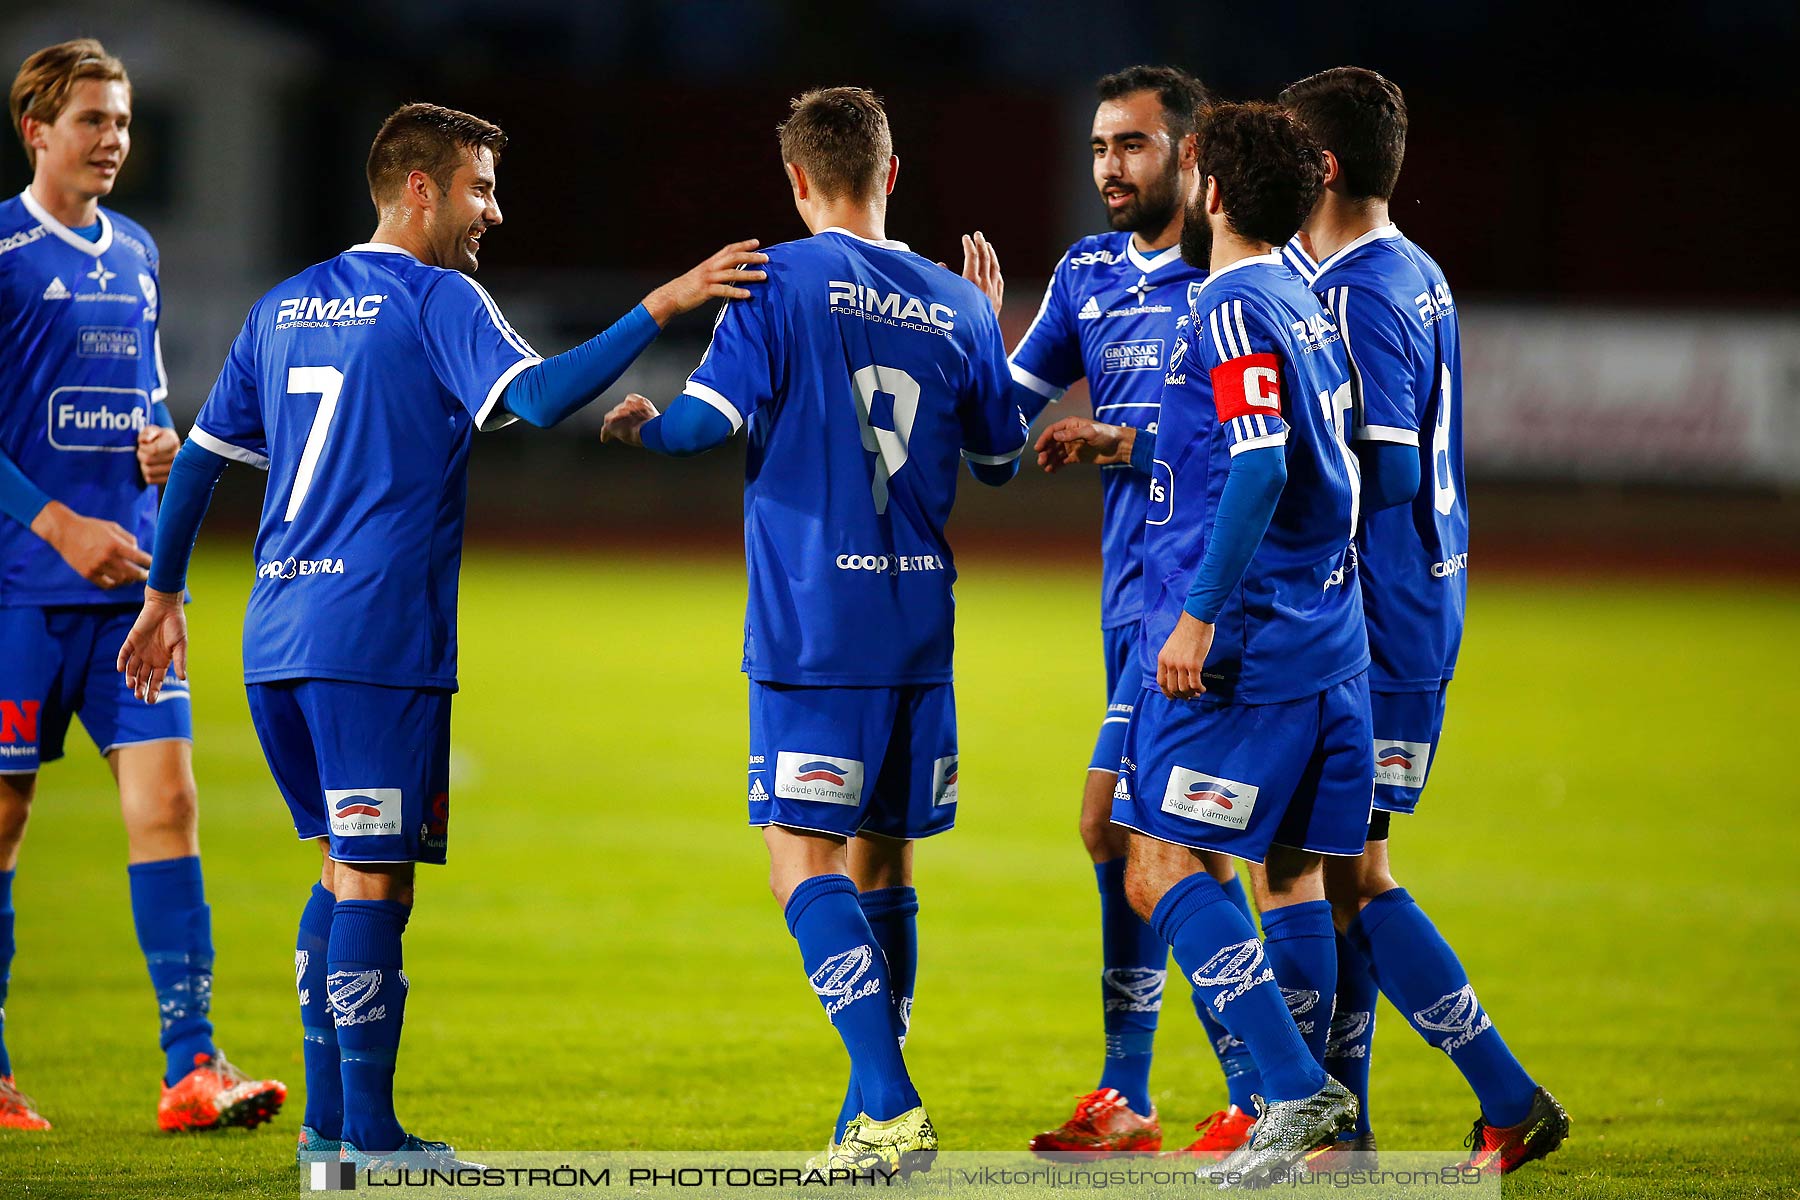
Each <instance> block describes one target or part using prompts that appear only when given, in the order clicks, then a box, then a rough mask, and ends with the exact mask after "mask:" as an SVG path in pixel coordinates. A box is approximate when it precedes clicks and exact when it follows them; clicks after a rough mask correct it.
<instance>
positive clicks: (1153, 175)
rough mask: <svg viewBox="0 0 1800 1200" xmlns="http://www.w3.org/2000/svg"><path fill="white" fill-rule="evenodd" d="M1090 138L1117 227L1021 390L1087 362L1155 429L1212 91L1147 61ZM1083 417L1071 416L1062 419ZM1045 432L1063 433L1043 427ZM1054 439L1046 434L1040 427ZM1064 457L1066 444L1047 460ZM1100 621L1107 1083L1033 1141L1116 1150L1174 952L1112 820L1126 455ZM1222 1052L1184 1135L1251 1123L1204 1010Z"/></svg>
mask: <svg viewBox="0 0 1800 1200" xmlns="http://www.w3.org/2000/svg"><path fill="white" fill-rule="evenodd" d="M1099 92H1100V105H1099V107H1098V109H1096V111H1095V113H1094V126H1093V134H1092V139H1091V144H1092V150H1093V173H1094V186H1095V187H1096V188H1098V189H1099V192H1100V197H1101V199H1102V200H1103V201H1104V202H1105V204H1106V210H1107V222H1108V224H1110V225H1111V226H1112V230H1111V232H1109V233H1103V234H1099V235H1096V236H1093V237H1086V238H1083V239H1081V240H1080V241H1078V242H1076V243H1075V244H1074V245H1073V246H1071V247H1069V250H1068V252H1067V253H1066V254H1064V255H1063V258H1062V261H1061V262H1059V263H1058V264H1057V266H1056V271H1055V272H1054V274H1052V276H1051V278H1050V285H1049V287H1048V288H1046V289H1045V292H1044V300H1043V304H1042V305H1041V306H1040V307H1039V308H1038V313H1037V316H1036V317H1035V318H1034V319H1033V320H1032V323H1031V326H1030V328H1029V329H1027V330H1026V332H1025V336H1024V337H1023V338H1021V339H1020V341H1019V344H1018V345H1017V346H1016V347H1015V348H1014V349H1013V353H1012V361H1011V366H1012V377H1013V380H1014V382H1015V383H1016V384H1017V388H1016V390H1015V395H1017V396H1018V397H1019V399H1020V403H1021V406H1022V407H1023V408H1024V409H1025V412H1026V415H1027V416H1030V417H1033V418H1035V417H1036V416H1037V414H1038V413H1039V411H1041V410H1042V409H1043V408H1044V406H1045V405H1047V404H1050V403H1053V402H1055V401H1056V400H1057V399H1059V398H1060V397H1061V396H1062V394H1063V392H1064V391H1065V390H1066V389H1067V388H1068V387H1069V385H1071V384H1072V383H1074V382H1075V381H1076V380H1078V379H1081V378H1082V377H1084V376H1085V377H1086V379H1087V381H1088V388H1089V394H1090V396H1091V398H1092V400H1093V409H1094V418H1095V420H1097V421H1101V422H1106V423H1109V424H1115V425H1120V426H1125V427H1129V428H1136V429H1155V428H1156V413H1157V407H1158V404H1159V403H1160V401H1161V396H1162V384H1163V374H1164V371H1165V369H1166V368H1167V366H1168V357H1169V354H1170V353H1171V352H1172V349H1173V347H1174V345H1175V343H1176V340H1177V338H1178V331H1177V325H1178V323H1179V322H1180V321H1181V320H1182V318H1183V317H1185V315H1186V313H1187V307H1188V289H1189V287H1190V285H1197V284H1198V283H1199V282H1200V281H1201V280H1203V279H1205V278H1206V265H1205V264H1204V263H1201V264H1200V265H1198V266H1190V265H1189V264H1188V263H1187V262H1185V261H1184V260H1183V259H1182V257H1181V246H1180V241H1181V229H1182V222H1183V218H1184V216H1185V214H1186V211H1187V207H1188V204H1189V203H1190V202H1191V201H1192V199H1193V196H1194V191H1195V185H1196V179H1195V176H1194V162H1195V155H1196V149H1195V145H1194V123H1195V121H1196V119H1197V117H1198V113H1199V110H1200V108H1201V107H1202V106H1203V105H1204V104H1206V103H1207V101H1208V99H1209V97H1208V94H1207V91H1206V88H1205V87H1204V86H1203V85H1202V84H1201V83H1200V81H1199V80H1197V79H1195V78H1193V77H1192V76H1191V75H1189V74H1187V73H1186V72H1185V71H1182V70H1180V69H1178V68H1175V67H1152V66H1137V67H1130V68H1127V69H1126V70H1123V71H1119V72H1117V73H1115V74H1112V75H1108V76H1106V77H1105V78H1104V79H1102V80H1100V83H1099ZM1078 420H1079V419H1078V418H1069V419H1067V421H1065V422H1061V423H1059V425H1060V426H1061V427H1062V428H1064V429H1065V430H1066V429H1068V428H1070V427H1071V426H1070V423H1071V422H1077V421H1078ZM1044 436H1045V438H1050V437H1052V435H1051V434H1050V432H1049V431H1046V433H1045V435H1044ZM1042 440H1044V439H1040V441H1042ZM1046 461H1047V465H1049V466H1051V467H1052V468H1053V469H1054V467H1055V465H1056V461H1055V459H1054V458H1049V459H1047V460H1046ZM1100 487H1101V524H1100V529H1101V535H1100V564H1101V593H1100V630H1101V640H1102V643H1103V645H1104V648H1105V658H1106V692H1107V706H1106V711H1105V714H1104V715H1103V716H1102V718H1101V722H1100V733H1099V737H1098V739H1097V740H1096V742H1095V745H1094V753H1093V757H1092V758H1091V759H1090V760H1089V763H1088V773H1087V781H1086V785H1085V787H1084V789H1083V792H1082V798H1081V840H1082V842H1083V843H1084V844H1085V846H1086V847H1087V851H1088V855H1089V857H1090V858H1091V859H1092V860H1093V863H1094V874H1095V876H1096V877H1097V878H1098V881H1099V885H1100V929H1101V963H1102V965H1101V972H1100V997H1101V1013H1102V1018H1103V1021H1104V1024H1105V1033H1106V1050H1105V1058H1104V1060H1103V1066H1102V1069H1101V1073H1100V1080H1099V1083H1098V1084H1097V1085H1096V1086H1095V1088H1094V1090H1093V1091H1091V1092H1089V1093H1087V1094H1086V1095H1084V1096H1081V1097H1079V1098H1078V1099H1077V1100H1076V1102H1075V1112H1074V1115H1072V1116H1071V1117H1070V1118H1069V1119H1068V1120H1067V1121H1065V1122H1063V1124H1062V1125H1060V1126H1059V1127H1057V1128H1055V1129H1051V1130H1046V1131H1045V1132H1043V1133H1040V1134H1038V1135H1037V1136H1036V1137H1034V1138H1032V1140H1031V1148H1032V1149H1033V1150H1037V1151H1045V1152H1061V1153H1077V1154H1104V1153H1109V1152H1116V1151H1128V1150H1139V1151H1142V1150H1157V1149H1160V1148H1161V1147H1162V1128H1161V1125H1160V1124H1159V1123H1158V1120H1157V1113H1156V1106H1155V1105H1154V1104H1153V1103H1152V1102H1151V1099H1150V1060H1151V1050H1152V1044H1153V1041H1154V1039H1155V1036H1156V1023H1157V1015H1158V1013H1159V1011H1160V1010H1161V1008H1162V998H1163V981H1164V977H1165V975H1166V973H1167V967H1168V961H1169V951H1168V947H1167V946H1166V945H1165V944H1164V943H1163V940H1162V939H1161V938H1159V937H1157V936H1156V933H1155V931H1154V930H1152V929H1151V928H1150V927H1149V926H1148V925H1146V924H1145V923H1144V921H1143V920H1142V919H1141V918H1139V917H1138V915H1137V914H1136V913H1135V912H1133V911H1132V910H1131V905H1130V904H1129V903H1127V902H1126V899H1125V851H1126V845H1127V835H1126V832H1125V830H1123V829H1121V828H1120V827H1118V826H1116V825H1113V824H1112V823H1111V818H1112V796H1113V787H1114V785H1115V783H1116V782H1117V777H1118V771H1119V748H1120V745H1121V744H1122V743H1123V741H1124V737H1125V723H1126V722H1127V721H1128V720H1129V719H1130V717H1131V708H1132V704H1133V703H1134V702H1135V701H1136V699H1137V693H1138V687H1139V680H1138V676H1137V672H1136V670H1135V669H1134V665H1135V655H1136V650H1137V637H1138V631H1139V629H1140V628H1141V627H1142V621H1143V582H1142V575H1143V570H1142V568H1143V546H1144V505H1145V498H1146V496H1147V495H1148V489H1147V488H1146V487H1145V485H1144V481H1143V479H1142V478H1141V477H1139V476H1137V475H1135V474H1134V473H1133V472H1132V470H1131V468H1130V465H1129V464H1127V463H1119V464H1115V465H1113V466H1109V467H1104V468H1102V470H1101V480H1100ZM1210 865H1211V868H1212V869H1213V871H1214V873H1215V875H1214V877H1215V878H1217V879H1218V880H1219V881H1220V883H1221V885H1222V886H1224V887H1225V889H1226V891H1227V893H1228V894H1230V895H1231V896H1232V897H1233V899H1234V900H1235V901H1236V902H1237V903H1238V904H1240V905H1241V906H1242V907H1243V909H1244V913H1245V915H1246V916H1248V915H1249V911H1250V910H1249V902H1248V900H1247V899H1246V898H1245V896H1244V887H1243V884H1242V882H1240V881H1239V880H1238V878H1237V874H1236V872H1235V871H1234V870H1233V868H1232V865H1231V860H1230V859H1229V858H1225V857H1218V858H1215V859H1214V860H1212V862H1211V864H1210ZM1198 1011H1199V1013H1200V1019H1201V1022H1202V1024H1203V1025H1204V1027H1205V1029H1206V1032H1207V1036H1208V1040H1209V1041H1210V1042H1211V1043H1212V1046H1213V1049H1214V1051H1215V1052H1216V1053H1217V1054H1218V1056H1219V1064H1220V1066H1221V1068H1223V1070H1224V1073H1225V1078H1226V1082H1227V1085H1228V1087H1229V1089H1230V1095H1229V1098H1228V1100H1227V1102H1226V1107H1225V1108H1224V1109H1223V1110H1222V1111H1220V1112H1216V1113H1214V1114H1213V1115H1212V1116H1210V1117H1208V1118H1207V1119H1206V1120H1205V1121H1203V1122H1201V1123H1200V1125H1199V1126H1197V1128H1198V1129H1200V1131H1201V1136H1200V1138H1199V1139H1198V1140H1196V1141H1195V1142H1194V1143H1193V1144H1192V1145H1191V1146H1189V1147H1188V1149H1189V1150H1190V1151H1192V1152H1194V1153H1197V1154H1209V1155H1213V1156H1219V1155H1222V1154H1223V1153H1225V1152H1227V1151H1230V1150H1233V1149H1235V1148H1236V1147H1237V1146H1239V1145H1240V1144H1242V1142H1243V1140H1244V1138H1245V1137H1247V1136H1248V1134H1249V1129H1250V1124H1251V1121H1252V1118H1251V1116H1250V1115H1249V1112H1248V1110H1249V1108H1250V1095H1251V1093H1252V1092H1253V1091H1255V1089H1256V1069H1255V1065H1254V1064H1253V1063H1252V1062H1251V1060H1250V1055H1249V1052H1248V1051H1247V1050H1245V1048H1244V1045H1243V1043H1242V1042H1241V1041H1239V1040H1238V1039H1237V1038H1235V1037H1233V1036H1232V1034H1231V1033H1230V1032H1229V1031H1227V1030H1226V1029H1225V1028H1224V1027H1223V1026H1222V1025H1220V1024H1219V1022H1218V1020H1217V1019H1216V1018H1215V1017H1213V1016H1212V1014H1211V1013H1210V1012H1208V1011H1206V1010H1205V1009H1204V1008H1200V1009H1198Z"/></svg>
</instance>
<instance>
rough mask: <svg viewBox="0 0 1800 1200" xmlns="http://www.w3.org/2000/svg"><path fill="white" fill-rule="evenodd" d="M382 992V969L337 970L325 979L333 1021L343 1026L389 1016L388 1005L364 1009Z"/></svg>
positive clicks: (364, 1023) (365, 1022) (363, 1023)
mask: <svg viewBox="0 0 1800 1200" xmlns="http://www.w3.org/2000/svg"><path fill="white" fill-rule="evenodd" d="M380 991H381V972H380V971H379V970H370V971H333V972H332V973H331V974H330V975H328V976H326V978H325V995H326V997H327V998H328V999H329V1000H330V1001H331V1019H332V1021H333V1023H335V1024H336V1025H337V1027H338V1028H339V1029H343V1028H345V1027H346V1026H349V1025H367V1024H368V1023H369V1022H370V1021H379V1020H381V1018H383V1017H385V1016H387V1005H385V1004H378V1005H376V1006H375V1007H374V1008H371V1009H368V1011H366V1012H365V1011H363V1009H364V1008H365V1007H366V1006H367V1005H368V1003H369V1001H371V1000H373V999H374V998H375V996H376V993H378V992H380Z"/></svg>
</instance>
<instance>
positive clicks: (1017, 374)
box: [1009, 254, 1086, 419]
mask: <svg viewBox="0 0 1800 1200" xmlns="http://www.w3.org/2000/svg"><path fill="white" fill-rule="evenodd" d="M1074 278H1075V275H1074V272H1073V271H1072V270H1071V269H1070V268H1069V256H1068V255H1067V254H1064V255H1063V257H1062V261H1061V262H1059V263H1057V264H1056V270H1054V271H1052V272H1051V273H1050V283H1049V284H1048V285H1047V286H1046V287H1045V288H1044V301H1043V303H1042V304H1040V305H1038V311H1037V316H1035V317H1033V318H1032V319H1031V325H1030V326H1029V327H1028V328H1027V329H1026V330H1025V336H1024V337H1022V338H1020V339H1019V344H1018V345H1017V346H1014V347H1013V352H1012V358H1011V360H1010V363H1009V367H1010V369H1011V372H1012V377H1013V381H1014V382H1015V383H1017V384H1019V386H1021V387H1024V388H1028V389H1030V390H1031V392H1032V393H1033V394H1034V395H1035V396H1036V397H1037V408H1036V409H1027V410H1026V412H1027V415H1029V416H1030V417H1032V418H1033V419H1036V417H1037V414H1038V413H1039V412H1041V411H1043V408H1044V405H1046V404H1049V403H1051V402H1052V401H1054V400H1057V399H1059V398H1060V397H1061V396H1062V394H1063V393H1064V392H1065V391H1067V390H1068V389H1069V385H1070V384H1072V383H1074V382H1075V381H1076V380H1077V379H1080V378H1081V377H1082V375H1083V374H1085V373H1086V372H1085V370H1084V368H1083V367H1082V363H1081V338H1080V337H1079V336H1078V335H1077V334H1076V332H1075V313H1074V311H1073V309H1072V306H1071V305H1070V303H1069V285H1070V282H1071V281H1072V280H1073V279H1074Z"/></svg>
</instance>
